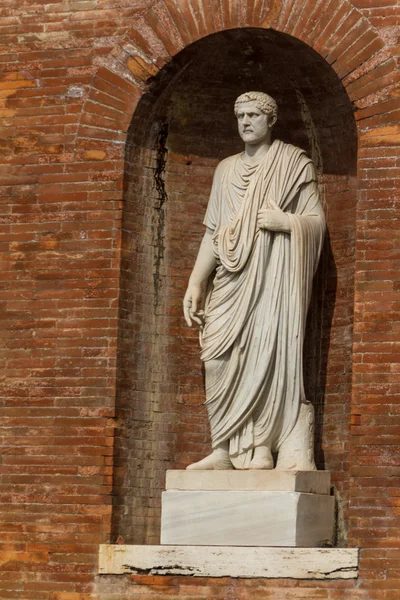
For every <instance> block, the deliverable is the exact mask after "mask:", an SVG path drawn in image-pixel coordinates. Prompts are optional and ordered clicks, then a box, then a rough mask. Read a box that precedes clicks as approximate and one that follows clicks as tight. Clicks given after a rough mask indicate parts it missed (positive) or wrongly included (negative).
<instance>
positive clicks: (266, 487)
mask: <svg viewBox="0 0 400 600" xmlns="http://www.w3.org/2000/svg"><path fill="white" fill-rule="evenodd" d="M330 483H331V474H330V472H329V471H278V470H277V469H273V470H271V471H235V470H232V471H178V470H176V471H167V476H166V490H180V491H184V490H188V491H191V490H193V491H194V490H196V491H200V490H204V491H271V492H273V491H276V492H306V493H310V494H329V493H330Z"/></svg>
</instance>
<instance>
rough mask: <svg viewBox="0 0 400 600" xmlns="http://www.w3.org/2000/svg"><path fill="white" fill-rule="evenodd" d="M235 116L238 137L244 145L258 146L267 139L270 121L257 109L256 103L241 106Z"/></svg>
mask: <svg viewBox="0 0 400 600" xmlns="http://www.w3.org/2000/svg"><path fill="white" fill-rule="evenodd" d="M236 116H237V120H238V130H239V135H240V137H241V138H242V140H243V141H244V142H245V143H246V144H259V143H260V142H263V141H264V140H265V139H266V138H267V136H268V133H269V131H270V128H271V124H270V122H269V121H270V119H269V118H268V117H267V115H266V114H265V113H263V112H262V111H261V110H260V109H259V108H258V107H257V102H255V101H251V102H245V103H243V104H241V105H240V107H239V110H238V111H237V115H236Z"/></svg>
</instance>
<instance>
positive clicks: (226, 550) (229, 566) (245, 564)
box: [99, 544, 359, 580]
mask: <svg viewBox="0 0 400 600" xmlns="http://www.w3.org/2000/svg"><path fill="white" fill-rule="evenodd" d="M358 563H359V558H358V549H357V548H275V547H273V548H272V547H261V548H256V547H232V546H127V545H112V544H102V545H101V546H100V553H99V574H100V575H123V574H129V573H130V574H141V575H186V576H191V577H235V578H237V577H240V578H247V579H248V578H285V579H287V578H290V579H321V580H324V579H356V578H357V577H358Z"/></svg>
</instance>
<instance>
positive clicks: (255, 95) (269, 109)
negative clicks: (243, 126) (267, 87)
mask: <svg viewBox="0 0 400 600" xmlns="http://www.w3.org/2000/svg"><path fill="white" fill-rule="evenodd" d="M245 102H256V103H257V107H258V108H259V110H261V112H263V113H264V114H265V115H267V116H268V117H274V118H275V119H276V117H277V115H278V105H277V103H276V102H275V100H274V99H273V98H272V97H271V96H268V94H265V93H264V92H246V93H244V94H241V96H239V98H237V99H236V102H235V115H236V116H237V113H238V110H239V105H240V104H244V103H245Z"/></svg>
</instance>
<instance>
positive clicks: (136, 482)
mask: <svg viewBox="0 0 400 600" xmlns="http://www.w3.org/2000/svg"><path fill="white" fill-rule="evenodd" d="M252 89H254V90H261V91H266V92H268V93H269V94H271V95H272V96H273V97H274V98H275V99H276V100H277V102H278V105H279V119H278V123H277V125H276V128H275V130H274V136H275V137H277V138H279V139H282V140H284V141H286V142H290V143H293V144H295V145H297V146H300V147H302V148H305V149H306V150H307V151H308V153H309V154H310V156H311V157H312V158H313V160H314V162H315V164H316V166H317V170H318V174H319V177H320V183H321V190H322V194H323V201H324V204H325V207H326V213H327V221H328V233H327V236H326V241H325V247H324V250H323V254H322V258H321V263H320V267H319V269H318V272H317V275H316V277H315V282H314V292H313V298H312V302H311V307H310V312H309V319H308V326H307V337H306V347H305V365H304V370H305V381H306V389H307V395H308V398H309V399H310V400H312V401H313V403H314V405H315V407H316V413H317V430H316V451H317V462H318V464H319V467H320V468H327V469H330V470H331V471H332V475H333V482H334V484H335V487H336V490H337V493H338V499H339V509H340V513H339V514H340V515H341V517H340V519H339V521H340V528H339V529H340V531H339V540H340V541H341V542H343V540H344V539H345V527H344V526H343V523H344V521H345V519H344V518H342V517H343V516H344V517H345V515H346V502H347V487H348V478H349V473H348V423H349V408H350V385H351V344H352V319H353V276H354V230H355V172H356V158H357V157H356V148H357V136H356V128H355V122H354V118H353V113H352V106H351V104H350V101H349V99H348V96H347V94H346V92H345V90H344V88H343V86H342V84H341V82H340V80H339V79H338V77H337V75H336V74H335V72H334V71H333V69H332V68H331V67H330V66H329V65H328V63H327V62H325V60H324V59H323V58H321V57H320V56H319V55H318V54H317V53H316V52H314V51H313V50H312V49H311V48H310V47H308V46H306V45H305V44H304V43H302V42H300V41H299V40H297V39H295V38H293V37H290V36H288V35H286V34H282V33H278V32H276V31H273V30H264V29H255V28H243V29H236V30H230V31H225V32H221V33H217V34H214V35H210V36H208V37H206V38H203V39H202V40H200V41H198V42H196V43H194V44H192V45H191V46H189V47H187V48H186V49H185V50H183V51H182V52H181V53H180V54H178V55H177V56H176V57H175V58H174V59H173V60H172V61H171V62H170V63H169V64H168V65H167V66H166V67H164V69H163V70H162V71H161V72H160V73H159V74H158V76H157V77H156V78H155V79H154V81H153V82H152V83H151V85H150V87H149V90H148V92H147V93H146V94H144V95H143V97H142V99H141V101H140V103H139V105H138V107H137V109H136V111H135V114H134V117H133V120H132V124H131V127H130V130H129V135H128V141H127V145H126V165H125V192H124V208H123V235H122V266H121V289H120V327H119V340H118V344H119V345H118V389H117V399H116V406H117V417H118V425H119V426H118V430H117V434H116V442H115V479H114V499H115V506H114V511H113V524H114V539H113V540H112V541H115V539H116V538H117V536H118V535H120V536H122V537H123V539H124V541H125V543H158V542H159V520H160V494H161V490H162V489H163V487H164V478H165V470H166V469H168V468H169V469H171V468H175V469H177V468H178V469H179V468H184V467H185V466H186V465H187V464H188V463H190V462H193V461H194V460H198V459H199V458H200V457H202V456H203V455H205V453H207V452H208V451H209V432H208V423H207V417H206V411H205V407H204V406H203V402H204V395H203V372H202V365H201V363H200V360H199V348H198V340H197V333H196V332H195V331H193V330H190V329H188V328H187V327H186V325H185V323H184V321H183V318H182V314H181V302H182V298H183V295H184V292H185V289H186V284H187V279H188V277H189V274H190V271H191V268H192V266H193V264H194V260H195V256H196V253H197V249H198V246H199V242H200V239H201V236H202V234H203V226H202V220H203V216H204V213H205V210H206V206H207V200H208V194H209V191H210V187H211V181H212V176H213V171H214V169H215V166H216V165H217V163H218V162H219V161H220V160H221V159H222V158H224V157H226V156H228V155H230V154H233V153H236V152H239V151H240V150H241V149H242V142H241V140H240V138H239V137H238V134H237V127H236V119H235V117H234V114H233V103H234V101H235V99H236V97H237V96H238V95H239V94H241V93H243V92H245V91H249V90H252Z"/></svg>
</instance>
